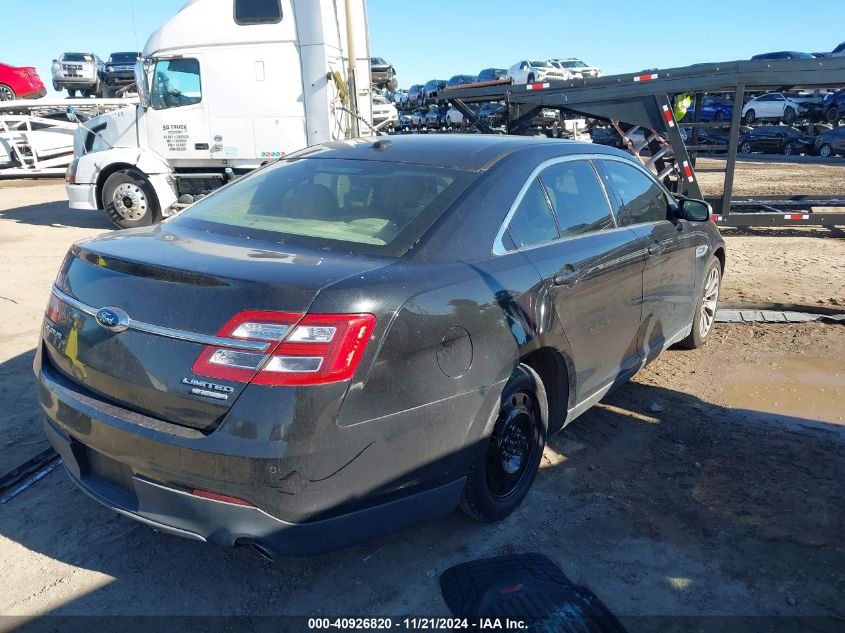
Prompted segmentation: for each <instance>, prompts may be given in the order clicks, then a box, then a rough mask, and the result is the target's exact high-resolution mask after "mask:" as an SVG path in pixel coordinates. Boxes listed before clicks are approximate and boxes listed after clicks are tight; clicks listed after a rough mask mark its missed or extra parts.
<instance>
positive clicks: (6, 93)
mask: <svg viewBox="0 0 845 633" xmlns="http://www.w3.org/2000/svg"><path fill="white" fill-rule="evenodd" d="M14 100H15V91H14V90H12V88H11V87H10V86H7V85H6V84H0V101H14Z"/></svg>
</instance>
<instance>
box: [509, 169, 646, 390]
mask: <svg viewBox="0 0 845 633" xmlns="http://www.w3.org/2000/svg"><path fill="white" fill-rule="evenodd" d="M510 233H511V236H512V239H513V240H514V241H515V243H516V245H517V247H518V248H520V249H522V250H523V251H524V254H525V256H526V257H527V258H528V259H529V260H530V261H531V262H532V263H533V264H534V265H535V267H536V268H537V270H538V271H539V273H540V275H541V276H542V277H543V279H544V280H545V282H546V287H547V290H548V292H549V293H550V295H551V298H552V300H553V302H554V306H555V310H556V311H557V314H558V318H559V319H560V322H561V324H562V326H563V329H564V332H565V334H566V337H567V339H568V341H569V344H570V348H571V350H572V355H573V359H572V360H573V362H574V364H575V368H576V373H577V376H576V380H577V393H576V398H577V400H578V401H579V402H581V401H583V400H585V399H587V398H589V397H590V396H592V395H593V394H595V393H597V392H600V391H601V390H602V389H603V388H604V387H607V386H609V384H610V383H612V382H613V381H614V380H616V379H617V378H618V377H619V376H620V374H623V373H629V372H631V371H634V370H635V369H636V368H637V367H638V366H639V354H638V351H637V332H638V328H639V324H640V310H641V306H640V303H641V300H642V268H643V256H642V247H641V244H640V242H639V239H638V238H637V236H636V235H635V234H634V233H633V232H632V231H630V230H629V229H624V228H617V226H616V223H615V220H614V218H613V216H612V214H611V209H610V205H609V202H608V199H607V196H606V195H605V192H604V189H603V187H602V185H601V182H600V180H599V178H598V176H597V174H596V172H595V169H594V167H593V165H592V163H591V162H590V161H589V160H588V159H575V160H572V159H564V160H561V161H560V162H557V163H554V164H551V165H548V166H546V167H545V168H544V169H543V170H542V171H540V172H539V174H538V175H537V177H536V178H534V179H533V180H532V181H531V182H530V184H529V185H528V186H527V189H526V190H525V195H524V197H523V198H522V201H521V202H520V205H519V207H518V208H517V211H516V213H515V214H514V216H513V218H512V220H511V222H510Z"/></svg>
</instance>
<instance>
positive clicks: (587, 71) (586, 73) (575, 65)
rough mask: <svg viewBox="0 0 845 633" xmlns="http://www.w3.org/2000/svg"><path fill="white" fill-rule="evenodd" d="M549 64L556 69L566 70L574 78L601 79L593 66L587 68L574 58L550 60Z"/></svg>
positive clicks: (598, 71) (599, 72) (599, 71)
mask: <svg viewBox="0 0 845 633" xmlns="http://www.w3.org/2000/svg"><path fill="white" fill-rule="evenodd" d="M549 62H550V63H551V64H552V65H553V66H556V67H557V68H561V69H566V70H569V71H571V72H573V73H575V75H576V76H578V77H581V78H586V77H601V70H599V69H598V68H596V67H595V66H588V65H587V64H585V63H584V62H582V61H581V60H580V59H577V58H576V57H566V58H563V59H550V60H549Z"/></svg>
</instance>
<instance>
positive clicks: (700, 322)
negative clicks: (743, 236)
mask: <svg viewBox="0 0 845 633" xmlns="http://www.w3.org/2000/svg"><path fill="white" fill-rule="evenodd" d="M704 270H705V272H704V283H703V284H702V285H701V292H700V293H699V295H698V301H697V302H696V304H695V312H694V313H693V314H694V316H693V321H692V331H691V332H690V333H689V336H687V337H686V338H685V339H684V340H682V341H681V342H680V343H678V345H677V347H679V348H681V349H698V348H699V347H701V346H702V345H704V344H705V343H706V342H707V339H709V338H710V333H711V332H712V331H713V323H714V322H715V321H716V309H717V308H718V306H719V291H720V290H721V288H722V264H721V263H720V262H719V260H718V259H717V258H716V257H711V258H710V262H709V264H708V265H707V268H705V269H704Z"/></svg>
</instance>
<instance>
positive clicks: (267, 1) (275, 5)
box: [235, 0, 282, 25]
mask: <svg viewBox="0 0 845 633" xmlns="http://www.w3.org/2000/svg"><path fill="white" fill-rule="evenodd" d="M281 21H282V4H281V2H280V0H235V22H236V23H238V24H244V25H250V24H278V23H279V22H281Z"/></svg>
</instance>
